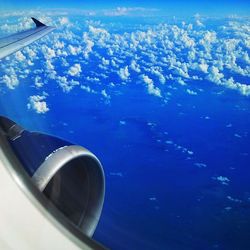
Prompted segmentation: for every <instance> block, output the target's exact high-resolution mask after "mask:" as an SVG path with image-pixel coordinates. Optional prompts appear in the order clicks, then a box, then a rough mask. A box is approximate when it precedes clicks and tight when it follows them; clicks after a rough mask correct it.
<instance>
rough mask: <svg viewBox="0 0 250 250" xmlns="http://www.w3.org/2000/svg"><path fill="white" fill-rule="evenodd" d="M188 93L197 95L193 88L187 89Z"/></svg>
mask: <svg viewBox="0 0 250 250" xmlns="http://www.w3.org/2000/svg"><path fill="white" fill-rule="evenodd" d="M187 93H188V94H189V95H197V92H195V91H193V90H191V89H187Z"/></svg>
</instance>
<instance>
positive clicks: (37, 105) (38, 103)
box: [27, 93, 49, 114]
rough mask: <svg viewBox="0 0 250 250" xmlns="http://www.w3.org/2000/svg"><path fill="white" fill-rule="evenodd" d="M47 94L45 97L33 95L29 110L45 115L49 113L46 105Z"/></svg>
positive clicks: (30, 99) (28, 105) (30, 98)
mask: <svg viewBox="0 0 250 250" xmlns="http://www.w3.org/2000/svg"><path fill="white" fill-rule="evenodd" d="M45 100H46V93H43V95H42V96H41V95H32V96H30V97H29V103H28V104H27V107H28V109H31V110H34V111H35V112H36V113H38V114H44V113H47V112H48V111H49V108H48V107H47V103H46V101H45Z"/></svg>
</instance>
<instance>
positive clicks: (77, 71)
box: [68, 63, 82, 76]
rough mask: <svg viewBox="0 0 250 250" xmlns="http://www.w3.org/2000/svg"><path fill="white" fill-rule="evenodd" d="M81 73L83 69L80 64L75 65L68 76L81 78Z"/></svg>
mask: <svg viewBox="0 0 250 250" xmlns="http://www.w3.org/2000/svg"><path fill="white" fill-rule="evenodd" d="M81 72H82V68H81V65H80V64H79V63H75V64H74V65H73V66H71V67H70V68H69V70H68V74H69V75H71V76H79V75H80V73H81Z"/></svg>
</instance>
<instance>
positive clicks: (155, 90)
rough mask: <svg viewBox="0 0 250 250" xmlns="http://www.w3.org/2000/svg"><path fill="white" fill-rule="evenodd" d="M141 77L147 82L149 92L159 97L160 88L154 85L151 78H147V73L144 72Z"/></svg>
mask: <svg viewBox="0 0 250 250" xmlns="http://www.w3.org/2000/svg"><path fill="white" fill-rule="evenodd" d="M141 78H142V80H143V82H144V83H146V84H147V89H148V93H149V94H151V95H155V96H158V97H161V91H160V89H159V88H157V87H155V86H154V82H153V80H152V79H151V78H149V77H148V76H147V75H144V74H143V75H141Z"/></svg>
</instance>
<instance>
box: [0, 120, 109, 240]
mask: <svg viewBox="0 0 250 250" xmlns="http://www.w3.org/2000/svg"><path fill="white" fill-rule="evenodd" d="M0 127H1V129H2V132H3V133H4V134H5V135H6V137H7V138H8V141H9V144H10V146H11V148H12V150H13V151H14V153H15V155H16V156H17V158H18V159H19V161H20V162H21V164H22V166H23V167H24V169H25V170H26V172H27V173H28V174H29V175H30V177H31V179H32V181H33V183H34V184H35V185H36V186H37V188H38V189H39V190H40V191H41V192H43V193H44V195H45V196H46V197H47V198H48V200H49V201H50V202H52V203H53V204H54V205H55V206H56V207H57V208H58V209H59V210H60V211H61V212H62V213H63V214H64V215H65V216H66V217H67V218H68V219H69V220H70V221H71V222H72V223H73V224H75V225H76V226H77V227H79V228H80V229H81V231H82V232H83V233H84V234H86V235H88V236H92V235H93V233H94V231H95V228H96V226H97V223H98V221H99V218H100V215H101V211H102V206H103V201H104V193H105V178H104V173H103V168H102V165H101V163H100V161H99V160H98V159H97V157H96V156H95V155H93V154H92V153H91V152H90V151H88V150H87V149H85V148H83V147H81V146H77V145H73V144H72V143H69V142H67V141H64V140H62V139H60V138H56V137H54V136H51V135H47V134H42V133H37V132H29V131H27V130H25V129H23V128H22V127H20V126H19V125H17V124H16V123H15V122H13V121H11V120H9V119H8V118H6V117H0Z"/></svg>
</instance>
